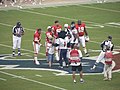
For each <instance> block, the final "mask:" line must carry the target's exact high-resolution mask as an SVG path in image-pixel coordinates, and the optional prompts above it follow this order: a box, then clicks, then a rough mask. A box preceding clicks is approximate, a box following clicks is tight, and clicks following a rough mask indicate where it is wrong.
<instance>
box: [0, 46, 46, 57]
mask: <svg viewBox="0 0 120 90" xmlns="http://www.w3.org/2000/svg"><path fill="white" fill-rule="evenodd" d="M0 46H4V47H7V48H12V46H9V45H5V44H0ZM21 50H23V51H27V52H31V53H34V51H32V50H28V49H23V48H21ZM39 54H41V55H43V56H45V54H44V53H39Z"/></svg>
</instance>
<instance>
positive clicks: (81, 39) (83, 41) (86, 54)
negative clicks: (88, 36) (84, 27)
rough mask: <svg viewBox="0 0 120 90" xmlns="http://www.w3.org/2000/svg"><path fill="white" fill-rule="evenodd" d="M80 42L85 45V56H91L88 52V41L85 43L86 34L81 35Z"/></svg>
mask: <svg viewBox="0 0 120 90" xmlns="http://www.w3.org/2000/svg"><path fill="white" fill-rule="evenodd" d="M80 42H81V45H82V47H83V51H84V53H85V56H86V57H89V54H88V52H87V48H86V43H85V37H84V36H81V37H80Z"/></svg>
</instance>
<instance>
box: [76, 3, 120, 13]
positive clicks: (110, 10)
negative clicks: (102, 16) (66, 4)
mask: <svg viewBox="0 0 120 90" xmlns="http://www.w3.org/2000/svg"><path fill="white" fill-rule="evenodd" d="M77 6H78V5H77ZM79 6H81V7H85V8H91V9H97V10H102V11H108V12H114V13H120V11H118V10H112V9H105V8H98V7H93V6H85V5H79Z"/></svg>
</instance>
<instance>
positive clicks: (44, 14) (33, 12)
mask: <svg viewBox="0 0 120 90" xmlns="http://www.w3.org/2000/svg"><path fill="white" fill-rule="evenodd" d="M18 11H21V12H24V13H31V14H37V15H43V16H48V17H54V18H61V19H66V20H73V21H77V19H73V18H67V17H62V16H56V15H51V14H46V13H40V12H35V11H29V10H20V9H19V10H18ZM83 22H86V23H91V24H95V25H100V26H102V27H104V26H109V27H114V26H113V25H106V24H100V23H97V22H91V21H83ZM103 25H104V26H103ZM116 28H120V27H117V26H116Z"/></svg>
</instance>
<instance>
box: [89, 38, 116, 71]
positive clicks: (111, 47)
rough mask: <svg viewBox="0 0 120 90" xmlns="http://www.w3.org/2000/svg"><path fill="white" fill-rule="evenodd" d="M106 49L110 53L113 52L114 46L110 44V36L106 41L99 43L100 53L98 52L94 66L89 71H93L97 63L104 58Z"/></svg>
mask: <svg viewBox="0 0 120 90" xmlns="http://www.w3.org/2000/svg"><path fill="white" fill-rule="evenodd" d="M106 47H109V50H110V51H113V48H114V44H113V42H112V36H108V40H104V41H103V42H102V43H101V49H102V51H101V52H100V54H99V56H98V58H97V60H96V62H95V64H94V66H93V67H92V68H91V69H95V68H96V66H97V65H98V63H99V62H100V61H101V60H102V59H103V58H104V56H105V50H106Z"/></svg>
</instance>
